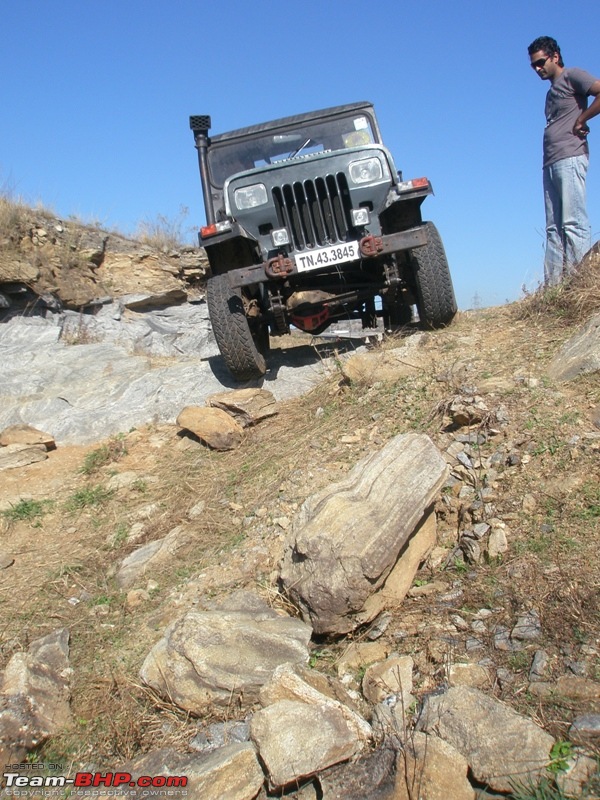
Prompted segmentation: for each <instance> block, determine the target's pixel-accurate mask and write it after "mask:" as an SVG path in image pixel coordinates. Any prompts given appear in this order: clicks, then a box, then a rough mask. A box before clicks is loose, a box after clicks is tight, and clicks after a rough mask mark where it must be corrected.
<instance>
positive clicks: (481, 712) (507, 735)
mask: <svg viewBox="0 0 600 800" xmlns="http://www.w3.org/2000/svg"><path fill="white" fill-rule="evenodd" d="M418 727H419V728H420V729H421V730H422V731H423V732H425V733H428V734H436V735H437V736H439V737H440V738H441V739H443V740H444V741H445V742H447V743H448V744H450V745H452V747H454V749H455V750H458V752H459V753H461V754H462V755H463V756H464V758H466V759H467V761H468V762H469V766H470V768H471V771H472V773H473V776H474V777H475V779H476V780H477V781H479V782H480V783H484V784H487V785H488V786H489V787H490V788H491V789H492V790H494V791H497V792H509V791H511V789H512V788H513V787H512V785H511V784H512V782H513V781H514V780H515V779H518V780H520V781H522V782H524V783H526V782H527V781H531V782H532V783H533V784H536V783H538V781H539V780H540V778H541V777H542V776H543V775H544V774H545V768H546V766H547V764H548V763H549V761H550V750H551V748H552V746H553V744H554V739H553V738H552V736H550V734H549V733H546V732H545V731H544V730H543V729H542V728H540V727H539V726H538V725H536V724H535V722H533V721H532V720H530V719H528V718H527V717H523V716H521V714H518V713H517V712H516V711H513V709H512V708H509V706H507V705H505V704H504V703H501V702H499V701H498V700H495V699H494V698H493V697H488V696H487V695H485V694H484V693H483V692H480V691H479V690H478V689H471V688H470V687H467V686H456V687H453V688H451V689H448V691H447V692H445V693H444V694H441V695H430V696H429V697H427V698H426V701H425V703H424V705H423V710H422V712H421V716H420V718H419V723H418Z"/></svg>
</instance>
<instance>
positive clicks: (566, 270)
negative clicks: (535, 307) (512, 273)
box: [527, 36, 600, 286]
mask: <svg viewBox="0 0 600 800" xmlns="http://www.w3.org/2000/svg"><path fill="white" fill-rule="evenodd" d="M527 51H528V53H529V57H530V60H531V66H532V67H533V69H534V70H535V71H536V72H537V74H538V75H539V76H540V78H541V79H542V80H543V81H550V83H551V84H552V85H551V87H550V89H549V90H548V94H547V95H546V108H545V113H546V129H545V130H544V203H545V207H546V257H545V260H544V278H545V282H546V286H556V285H557V284H559V283H560V282H561V281H562V280H563V278H565V277H567V276H568V275H571V274H573V272H574V270H575V267H576V266H577V264H578V263H579V262H580V261H581V259H582V258H583V256H584V255H585V254H586V253H587V251H588V250H589V249H590V247H591V245H592V241H591V230H590V223H589V220H588V215H587V208H586V199H585V178H586V174H587V168H588V160H589V149H588V143H587V138H586V137H587V135H588V133H589V131H590V129H589V128H588V126H587V122H588V120H590V119H591V118H592V117H595V116H596V114H600V80H597V79H596V78H594V77H593V76H592V75H590V74H589V73H588V72H584V70H582V69H578V68H577V67H568V68H565V65H564V63H563V60H562V56H561V54H560V47H559V46H558V44H557V42H556V40H555V39H552V38H551V37H550V36H540V37H539V38H538V39H536V40H535V41H533V42H532V43H531V44H530V45H529V47H528V48H527ZM589 96H593V97H594V98H595V99H594V101H593V102H592V104H591V105H590V106H589V108H588V97H589Z"/></svg>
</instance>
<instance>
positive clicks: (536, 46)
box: [527, 36, 564, 67]
mask: <svg viewBox="0 0 600 800" xmlns="http://www.w3.org/2000/svg"><path fill="white" fill-rule="evenodd" d="M538 50H541V51H542V53H546V55H547V56H553V55H554V54H555V53H556V54H557V55H558V66H559V67H564V62H563V60H562V56H561V54H560V47H559V46H558V42H557V41H556V39H553V38H552V37H551V36H538V38H537V39H534V40H533V42H532V43H531V44H530V45H529V47H528V48H527V52H528V53H529V55H530V56H531V55H533V54H534V53H537V52H538Z"/></svg>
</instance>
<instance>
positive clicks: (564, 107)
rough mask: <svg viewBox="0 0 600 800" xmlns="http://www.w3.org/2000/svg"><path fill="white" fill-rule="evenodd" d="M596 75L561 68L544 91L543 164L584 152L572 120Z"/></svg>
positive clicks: (581, 108)
mask: <svg viewBox="0 0 600 800" xmlns="http://www.w3.org/2000/svg"><path fill="white" fill-rule="evenodd" d="M595 81H596V78H594V77H593V76H592V75H590V74H589V72H585V71H584V70H582V69H578V68H577V67H569V68H567V69H564V70H563V71H562V72H561V73H560V75H559V76H558V78H557V79H556V81H555V82H554V83H553V84H552V86H551V87H550V89H549V91H548V94H547V95H546V109H545V112H546V128H545V130H544V166H545V167H547V166H549V165H550V164H554V162H555V161H560V159H561V158H571V157H572V156H581V155H588V153H589V150H588V144H587V141H586V140H585V139H582V138H580V137H579V136H575V134H574V133H573V125H574V124H575V120H576V119H577V117H578V116H579V115H580V114H581V112H582V111H584V110H585V109H586V108H587V104H588V101H587V98H588V92H589V90H590V88H591V86H592V84H593V83H595Z"/></svg>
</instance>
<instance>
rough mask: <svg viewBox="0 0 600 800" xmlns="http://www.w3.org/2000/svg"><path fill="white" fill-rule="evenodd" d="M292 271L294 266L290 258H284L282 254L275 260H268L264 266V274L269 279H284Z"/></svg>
mask: <svg viewBox="0 0 600 800" xmlns="http://www.w3.org/2000/svg"><path fill="white" fill-rule="evenodd" d="M293 269H294V264H293V262H292V260H291V259H290V258H286V257H285V256H284V255H283V254H282V253H280V254H279V255H278V256H275V258H271V259H269V261H267V263H266V264H265V272H266V274H267V275H268V276H269V278H285V276H286V275H289V274H290V273H291V272H292V271H293Z"/></svg>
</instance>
